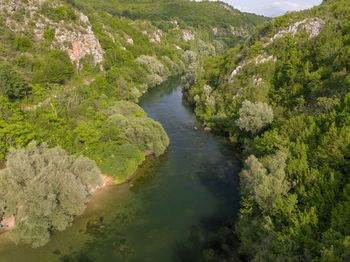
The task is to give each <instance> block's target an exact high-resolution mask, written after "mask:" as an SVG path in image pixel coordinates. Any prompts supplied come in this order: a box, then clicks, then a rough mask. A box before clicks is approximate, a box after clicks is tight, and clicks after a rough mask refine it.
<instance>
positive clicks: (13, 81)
mask: <svg viewBox="0 0 350 262" xmlns="http://www.w3.org/2000/svg"><path fill="white" fill-rule="evenodd" d="M28 91H29V86H28V83H27V82H26V81H25V79H24V78H23V77H22V75H21V74H20V73H18V72H17V71H15V70H14V69H13V67H12V66H11V65H10V64H8V63H3V64H1V65H0V95H3V96H6V97H8V98H9V99H10V100H15V99H19V98H23V97H24V96H25V95H26V94H27V93H28Z"/></svg>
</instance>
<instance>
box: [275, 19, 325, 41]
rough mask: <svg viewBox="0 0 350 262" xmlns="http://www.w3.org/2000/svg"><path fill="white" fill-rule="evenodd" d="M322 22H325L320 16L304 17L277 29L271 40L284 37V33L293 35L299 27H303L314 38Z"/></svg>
mask: <svg viewBox="0 0 350 262" xmlns="http://www.w3.org/2000/svg"><path fill="white" fill-rule="evenodd" d="M324 24H325V22H324V21H323V20H322V19H321V18H317V17H314V18H308V19H304V20H303V21H299V22H296V23H294V24H293V25H291V26H288V27H286V28H283V29H281V30H280V31H278V33H277V34H275V35H274V36H273V37H272V39H271V41H273V40H275V39H277V38H281V37H284V36H285V35H286V34H292V35H293V36H295V35H296V34H297V33H298V32H299V30H300V29H305V30H306V32H307V33H308V34H309V37H310V38H314V37H316V36H318V35H319V34H320V32H321V29H322V27H323V26H324Z"/></svg>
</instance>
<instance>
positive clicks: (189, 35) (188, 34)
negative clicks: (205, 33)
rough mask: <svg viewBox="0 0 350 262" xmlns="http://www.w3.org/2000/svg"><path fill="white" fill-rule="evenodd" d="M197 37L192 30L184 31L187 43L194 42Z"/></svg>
mask: <svg viewBox="0 0 350 262" xmlns="http://www.w3.org/2000/svg"><path fill="white" fill-rule="evenodd" d="M195 38H196V37H195V35H194V34H193V33H192V32H191V31H190V30H183V31H182V39H183V40H184V41H186V42H188V41H190V40H194V39H195Z"/></svg>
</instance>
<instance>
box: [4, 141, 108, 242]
mask: <svg viewBox="0 0 350 262" xmlns="http://www.w3.org/2000/svg"><path fill="white" fill-rule="evenodd" d="M6 167H7V168H6V169H3V170H1V171H0V196H1V197H0V199H1V202H0V212H1V213H2V215H4V216H10V215H12V214H15V217H16V222H15V227H14V228H13V229H12V230H11V236H12V239H13V240H14V241H15V242H19V241H20V240H24V241H26V242H29V243H32V246H33V247H39V246H43V245H45V244H46V243H47V242H48V241H49V238H50V234H51V232H52V231H53V230H60V231H61V230H64V229H65V228H66V227H67V226H69V225H70V224H71V223H72V221H73V218H74V217H75V216H77V215H80V214H82V213H83V211H84V209H85V207H86V204H87V201H88V198H89V193H90V191H91V190H92V189H94V188H96V187H97V186H100V185H101V183H102V181H101V178H100V176H99V174H100V171H99V169H98V168H97V166H96V164H95V163H94V162H93V161H91V160H89V159H88V158H85V157H82V156H81V157H79V158H78V159H76V158H75V157H73V156H69V155H67V154H66V152H65V151H63V150H62V149H61V148H60V147H56V148H51V149H50V148H48V146H47V145H46V144H42V145H40V146H36V143H35V142H32V143H30V144H29V146H28V148H27V149H23V148H18V149H11V151H10V153H9V154H8V156H7V161H6Z"/></svg>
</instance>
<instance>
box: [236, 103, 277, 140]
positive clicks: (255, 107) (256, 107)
mask: <svg viewBox="0 0 350 262" xmlns="http://www.w3.org/2000/svg"><path fill="white" fill-rule="evenodd" d="M272 121H273V110H272V108H271V107H270V106H269V105H268V104H266V103H261V102H257V103H252V102H250V101H248V100H245V101H243V104H242V107H241V110H240V116H239V119H238V120H237V121H236V124H237V125H238V127H239V128H240V129H241V130H245V131H247V132H251V133H252V134H257V133H259V132H260V131H261V130H262V129H263V128H265V127H266V126H268V125H269V124H271V123H272Z"/></svg>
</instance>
